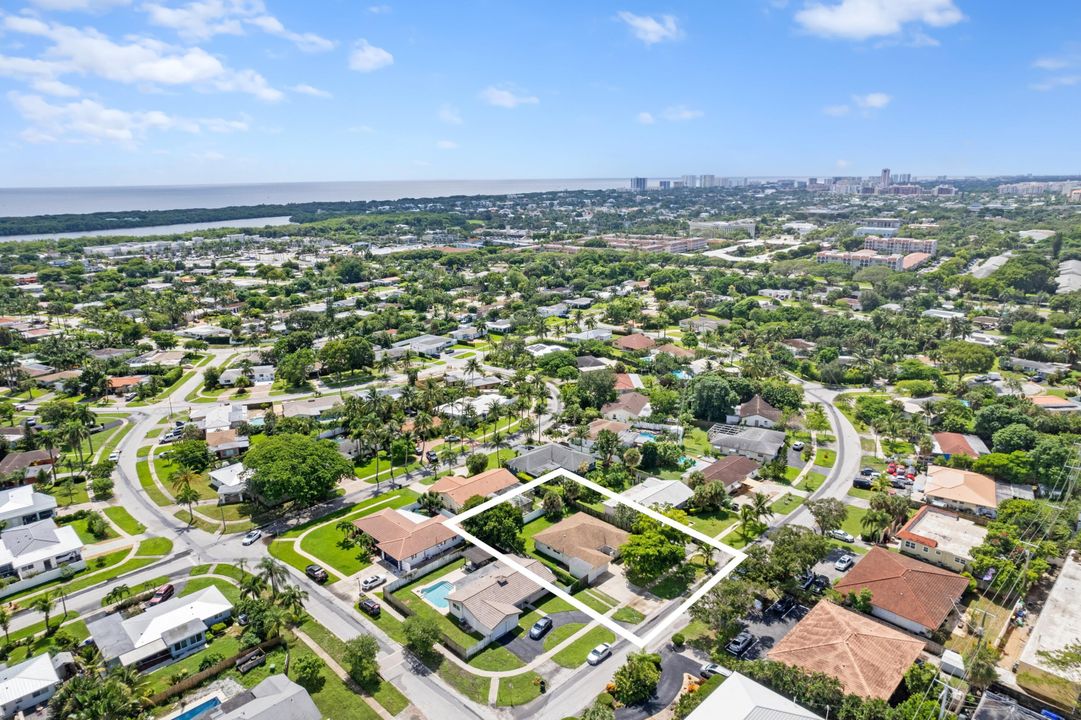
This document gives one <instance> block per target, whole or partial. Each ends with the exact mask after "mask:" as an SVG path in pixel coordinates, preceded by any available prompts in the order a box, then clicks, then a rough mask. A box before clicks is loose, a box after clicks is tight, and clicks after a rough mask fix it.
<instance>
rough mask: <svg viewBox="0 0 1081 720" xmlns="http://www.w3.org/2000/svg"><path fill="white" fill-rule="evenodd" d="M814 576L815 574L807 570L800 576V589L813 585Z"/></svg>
mask: <svg viewBox="0 0 1081 720" xmlns="http://www.w3.org/2000/svg"><path fill="white" fill-rule="evenodd" d="M815 578H817V575H815V574H814V573H813V572H808V573H807V574H805V575H804V576H803V577H801V578H800V582H799V586H800V589H801V590H810V589H811V587H812V586H814V583H815Z"/></svg>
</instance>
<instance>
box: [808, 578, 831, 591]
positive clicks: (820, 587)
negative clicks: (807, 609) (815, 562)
mask: <svg viewBox="0 0 1081 720" xmlns="http://www.w3.org/2000/svg"><path fill="white" fill-rule="evenodd" d="M832 584H833V583H831V582H830V579H829V578H828V577H826V576H825V575H816V576H815V579H814V582H813V583H811V590H812V591H814V592H816V593H819V594H821V593H824V592H826V588H828V587H829V586H830V585H832Z"/></svg>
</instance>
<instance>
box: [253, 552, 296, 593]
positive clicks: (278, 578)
mask: <svg viewBox="0 0 1081 720" xmlns="http://www.w3.org/2000/svg"><path fill="white" fill-rule="evenodd" d="M259 577H260V578H261V579H262V580H263V582H264V583H266V584H267V585H269V586H270V592H271V594H272V595H273V596H274V597H277V596H278V592H279V590H281V588H282V587H283V586H284V585H285V580H286V579H287V578H288V577H289V572H288V571H287V570H286V569H285V567H284V566H283V565H282V564H281V563H279V562H277V561H276V560H274V559H273V558H268V557H265V558H263V559H262V560H260V561H259Z"/></svg>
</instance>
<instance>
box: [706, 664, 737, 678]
mask: <svg viewBox="0 0 1081 720" xmlns="http://www.w3.org/2000/svg"><path fill="white" fill-rule="evenodd" d="M698 674H699V675H701V676H702V677H704V678H710V677H713V676H714V675H729V674H730V673H729V672H728V670H727V669H726V668H724V667H722V666H720V665H718V664H717V663H706V664H705V665H703V666H702V669H701V670H699V671H698Z"/></svg>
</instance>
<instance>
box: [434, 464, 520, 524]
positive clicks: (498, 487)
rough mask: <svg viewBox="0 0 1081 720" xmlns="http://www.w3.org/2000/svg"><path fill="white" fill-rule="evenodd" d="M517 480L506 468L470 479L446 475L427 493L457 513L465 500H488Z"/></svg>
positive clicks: (489, 471) (513, 484)
mask: <svg viewBox="0 0 1081 720" xmlns="http://www.w3.org/2000/svg"><path fill="white" fill-rule="evenodd" d="M518 484H519V483H518V478H517V477H515V475H514V473H512V472H511V471H510V470H507V469H506V468H494V469H492V470H485V471H484V472H482V473H479V474H477V475H473V476H472V477H461V476H460V475H446V476H444V477H442V478H440V479H439V480H436V481H435V483H433V484H432V486H431V487H429V488H428V492H433V493H435V494H437V495H439V497H441V498H442V499H443V507H445V508H446V509H448V510H450V511H452V512H455V513H459V512H461V511H462V508H463V507H464V506H465V503H466V501H467V500H469V499H470V498H473V497H482V498H489V497H492V496H493V495H498V494H500V493H502V492H506V491H507V490H509V489H511V488H513V487H515V486H517V485H518Z"/></svg>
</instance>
